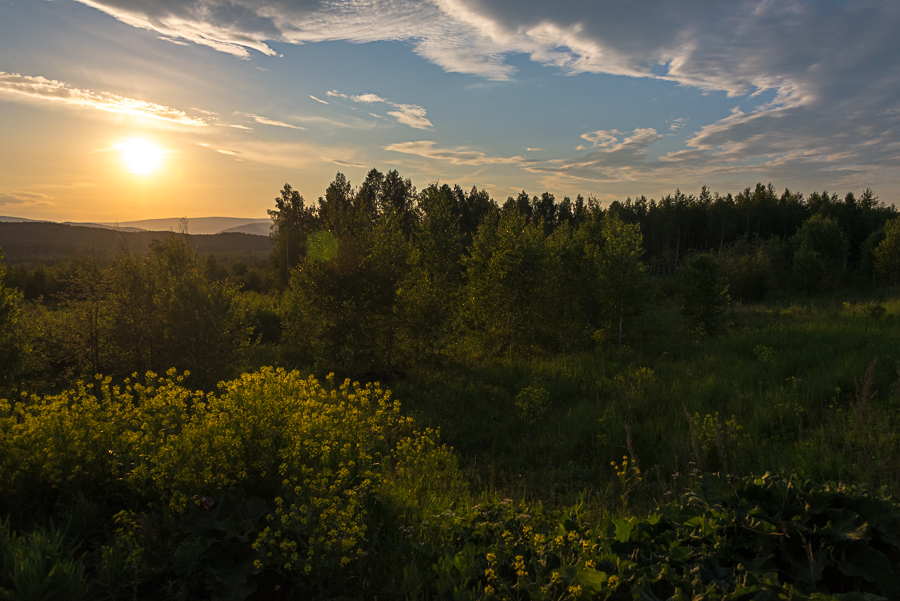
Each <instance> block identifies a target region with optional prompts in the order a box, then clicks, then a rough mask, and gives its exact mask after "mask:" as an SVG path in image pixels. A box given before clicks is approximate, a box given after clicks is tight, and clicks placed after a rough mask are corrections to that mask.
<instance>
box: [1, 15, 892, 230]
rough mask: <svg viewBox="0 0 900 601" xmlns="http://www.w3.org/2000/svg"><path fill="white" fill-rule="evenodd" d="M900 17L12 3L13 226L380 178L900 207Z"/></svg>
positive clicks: (6, 28)
mask: <svg viewBox="0 0 900 601" xmlns="http://www.w3.org/2000/svg"><path fill="white" fill-rule="evenodd" d="M898 31H900V2H897V0H883V1H868V0H852V1H846V2H843V1H833V0H806V1H795V0H771V1H740V0H730V1H725V2H723V1H721V0H696V1H692V2H683V1H680V2H676V1H673V0H664V1H645V0H616V1H610V0H556V1H554V2H547V1H546V0H540V1H538V0H473V1H465V0H431V1H411V0H386V1H378V0H347V1H341V0H331V1H316V0H80V1H76V0H52V1H46V0H0V215H6V216H16V217H27V218H33V219H50V220H54V221H65V220H71V221H104V222H113V221H129V220H136V219H150V218H162V217H179V216H187V217H206V216H235V217H265V211H266V209H268V208H270V207H272V206H273V198H274V197H275V196H276V195H277V193H278V191H279V190H280V189H281V187H282V186H283V184H284V183H290V184H291V185H292V186H293V187H294V188H295V189H297V190H299V191H300V193H301V194H302V195H303V196H304V197H305V198H306V199H307V201H314V200H315V199H316V198H318V197H319V196H321V195H322V194H323V193H324V191H325V188H326V186H327V185H328V183H329V182H330V181H331V180H332V179H334V176H335V174H336V173H337V172H338V171H340V172H342V173H344V174H345V175H346V176H347V178H348V179H349V180H350V182H351V183H352V184H359V183H361V182H362V180H363V179H364V177H365V174H366V172H367V171H368V170H369V169H371V168H372V167H376V168H378V169H379V170H381V171H388V170H390V169H396V170H398V171H399V172H400V174H401V175H402V176H403V177H404V178H409V179H411V180H412V181H413V183H414V184H415V185H416V186H417V188H419V189H421V188H424V187H425V186H427V185H428V184H429V183H431V182H435V181H438V182H441V183H445V182H446V183H450V184H451V185H452V184H459V185H461V186H463V187H464V188H466V189H469V188H471V187H472V186H477V187H478V188H479V189H482V188H484V189H487V190H488V191H489V192H490V194H491V196H492V197H493V198H494V199H495V200H497V201H498V202H500V203H501V204H502V202H503V201H504V200H505V199H506V197H507V196H511V195H512V196H515V195H516V194H517V193H518V192H519V191H521V190H523V189H524V190H525V191H527V192H528V193H529V194H538V195H539V194H540V193H541V192H543V191H545V190H547V191H550V192H552V193H554V194H555V195H556V196H557V197H558V198H562V197H563V196H565V195H569V196H573V197H574V196H575V195H576V194H579V193H580V194H583V195H585V196H588V195H590V194H593V195H594V196H595V197H597V198H598V199H600V200H601V201H604V202H605V201H609V200H614V199H621V200H624V199H625V197H627V196H631V197H635V196H639V195H641V194H643V195H646V196H647V197H648V198H650V197H655V198H659V197H660V196H662V195H665V194H668V193H673V192H674V191H675V189H676V188H680V189H681V190H682V191H683V192H686V193H695V194H696V193H698V192H699V190H700V187H701V186H702V185H704V184H705V185H708V186H709V187H710V188H711V189H712V190H713V191H717V192H721V193H723V194H724V193H727V192H731V193H737V192H739V191H740V190H741V189H743V188H745V187H747V186H753V185H755V183H756V182H759V181H761V182H763V183H768V182H771V183H772V184H774V185H775V187H776V188H777V189H778V190H779V192H780V191H781V190H783V189H784V188H786V187H787V188H791V189H792V190H795V191H800V192H803V193H805V194H808V193H810V192H812V191H822V190H823V189H827V190H828V191H830V192H832V191H833V192H838V193H839V194H840V195H842V196H843V194H844V193H846V192H847V191H854V192H856V193H860V192H862V191H863V190H864V189H865V188H866V187H871V188H872V189H874V191H875V193H876V194H877V195H878V197H879V198H880V199H881V200H883V201H885V202H888V203H895V202H897V201H900V193H898V185H900V35H898V33H897V32H898Z"/></svg>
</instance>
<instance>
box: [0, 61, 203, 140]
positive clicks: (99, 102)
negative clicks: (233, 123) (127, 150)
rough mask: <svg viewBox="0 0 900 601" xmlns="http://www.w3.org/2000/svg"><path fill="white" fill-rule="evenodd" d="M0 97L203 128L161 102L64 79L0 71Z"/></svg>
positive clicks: (198, 121) (183, 113) (201, 122)
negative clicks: (81, 86) (85, 87)
mask: <svg viewBox="0 0 900 601" xmlns="http://www.w3.org/2000/svg"><path fill="white" fill-rule="evenodd" d="M0 97H3V98H7V99H10V100H15V101H19V102H53V103H57V104H60V105H66V106H73V107H78V108H88V109H95V110H98V111H105V112H109V113H118V114H123V115H129V116H132V117H144V118H147V119H156V120H160V121H166V122H169V123H176V124H178V125H187V126H190V127H205V126H206V125H208V123H207V122H206V121H204V120H203V119H201V118H199V117H191V116H189V115H188V114H187V113H185V112H184V111H181V110H178V109H174V108H171V107H168V106H164V105H161V104H155V103H152V102H147V101H145V100H137V99H134V98H127V97H125V96H119V95H117V94H111V93H109V92H94V91H91V90H80V89H78V88H72V87H69V86H68V85H67V84H66V83H65V82H62V81H57V80H55V79H47V78H46V77H40V76H37V77H33V76H30V75H20V74H18V73H6V72H4V71H0Z"/></svg>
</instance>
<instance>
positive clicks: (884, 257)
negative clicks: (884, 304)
mask: <svg viewBox="0 0 900 601" xmlns="http://www.w3.org/2000/svg"><path fill="white" fill-rule="evenodd" d="M874 254H875V270H876V272H877V273H878V275H879V276H880V278H881V279H882V280H883V281H884V282H887V283H889V284H891V285H896V284H897V283H898V282H900V217H894V218H893V219H890V220H888V221H887V223H885V224H884V239H883V240H882V241H881V243H880V244H879V245H878V247H877V248H875V253H874Z"/></svg>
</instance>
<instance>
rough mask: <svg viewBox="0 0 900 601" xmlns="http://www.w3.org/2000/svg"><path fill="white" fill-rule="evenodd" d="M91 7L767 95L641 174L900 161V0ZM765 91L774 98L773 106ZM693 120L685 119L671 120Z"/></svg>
mask: <svg viewBox="0 0 900 601" xmlns="http://www.w3.org/2000/svg"><path fill="white" fill-rule="evenodd" d="M79 1H81V2H83V3H85V4H88V5H90V6H93V7H95V8H97V9H99V10H102V11H104V12H106V13H108V14H110V15H112V16H114V17H115V18H117V19H119V20H121V21H122V22H125V23H128V24H130V25H133V26H136V27H141V28H144V29H150V30H154V31H156V32H157V33H159V34H160V35H163V36H167V37H169V38H171V39H173V40H181V41H187V42H193V43H197V44H203V45H206V46H210V47H212V48H216V49H217V50H221V51H223V52H228V53H231V54H233V55H235V56H240V57H248V56H250V52H251V51H257V52H260V53H263V54H265V55H274V54H275V53H274V51H273V50H272V49H271V48H270V47H269V45H268V43H269V42H279V43H293V44H306V43H314V42H321V41H335V40H341V41H348V42H353V43H364V42H373V41H399V42H405V43H407V44H409V47H411V48H412V50H413V51H414V52H415V53H417V54H418V55H419V56H421V57H423V58H425V59H426V60H428V61H430V62H432V63H433V64H435V65H438V66H439V67H440V68H442V69H443V70H444V71H447V72H455V73H465V74H470V75H474V76H477V77H479V78H483V79H486V80H496V81H504V80H510V79H513V78H514V77H515V76H516V73H517V71H516V68H515V67H514V66H513V65H512V64H510V57H514V56H515V57H521V56H525V57H527V58H528V59H530V60H531V61H532V62H533V63H535V64H538V65H542V66H545V67H547V68H550V69H553V70H555V71H557V72H559V73H562V74H566V75H578V74H613V75H619V76H626V77H633V78H644V79H655V80H661V81H668V82H672V83H674V84H678V85H680V86H688V87H692V88H694V89H696V90H699V91H701V92H720V93H724V94H725V95H726V96H727V97H730V98H733V99H735V105H738V104H741V101H743V100H747V99H750V98H753V99H755V101H756V104H755V107H756V108H746V107H745V108H744V109H743V111H741V112H738V113H735V114H734V115H732V116H729V117H726V118H724V119H718V120H716V121H715V122H713V123H696V122H694V123H692V125H694V126H696V127H697V131H696V133H695V134H693V137H692V138H691V139H690V140H688V141H687V142H686V146H685V147H683V148H681V149H679V150H677V151H674V152H672V153H670V154H668V155H666V156H665V157H661V158H660V159H659V161H657V162H652V161H651V160H650V159H648V158H647V157H646V156H642V158H641V161H642V162H641V163H640V165H641V167H640V169H650V168H653V169H658V170H660V171H658V172H659V173H663V172H664V170H665V169H668V168H669V167H670V166H671V165H672V164H676V163H677V164H683V165H687V164H690V165H692V166H695V168H696V169H697V170H701V169H704V168H705V169H708V170H709V172H710V173H714V172H718V170H729V169H739V168H741V167H742V166H746V165H748V164H752V165H758V166H760V168H761V169H762V168H766V169H769V170H771V171H767V173H768V172H777V170H778V169H781V168H782V167H783V166H784V165H792V166H793V167H795V168H798V169H803V165H804V164H805V165H807V167H806V168H805V170H806V172H808V173H814V172H821V171H820V170H822V169H824V170H826V171H827V172H829V173H834V172H835V171H834V170H835V169H867V168H873V169H874V168H885V167H888V168H892V169H897V168H900V151H898V150H897V148H896V145H895V144H894V139H895V138H896V133H895V132H897V131H900V113H898V112H897V111H896V107H897V106H900V61H898V60H896V58H897V53H898V52H897V42H896V32H897V30H898V29H900V7H898V5H897V2H896V0H835V1H833V2H809V1H808V0H780V1H778V2H773V1H770V0H735V1H734V2H694V3H678V2H667V3H660V2H657V1H656V0H633V1H631V2H620V3H597V2H592V1H588V0H566V1H564V2H551V3H548V2H545V1H543V0H519V1H516V2H509V1H508V0H478V1H477V2H475V1H469V0H432V1H431V2H421V1H419V0H392V1H391V2H372V1H371V0H328V1H326V0H303V1H297V2H294V1H286V0H254V2H249V1H245V0H239V1H233V0H182V1H179V2H158V1H156V0H79ZM853 32H863V33H853ZM825 39H829V40H832V41H833V40H836V39H839V40H840V43H826V42H824V41H823V40H825ZM764 93H765V94H766V95H767V96H766V97H768V95H771V98H772V99H771V100H770V101H768V102H764V103H760V102H761V101H760V99H761V97H762V95H763V94H764ZM328 97H329V98H341V99H345V100H351V101H353V102H361V103H368V104H370V105H371V104H377V103H378V102H384V103H387V104H388V105H389V106H390V109H389V112H388V113H387V114H388V115H389V116H390V117H391V118H393V119H395V120H397V121H398V122H400V123H403V124H405V125H408V126H410V127H414V128H417V129H429V128H431V127H432V124H431V122H430V121H429V120H428V119H427V116H426V115H425V112H424V110H423V109H421V107H415V105H402V104H396V103H393V102H391V101H390V100H386V99H383V98H381V97H380V96H376V95H374V94H373V95H368V94H362V95H360V96H358V97H350V96H348V95H346V94H343V93H340V92H336V91H335V92H334V93H333V92H329V94H328ZM363 98H367V99H368V100H363ZM376 99H380V100H376ZM111 105H112V106H114V105H115V103H112V104H111ZM404 107H412V108H404ZM163 108H165V107H163ZM103 110H108V109H103ZM151 112H152V111H151ZM683 126H684V122H682V121H678V120H675V121H672V122H669V123H667V124H666V126H665V127H667V128H668V130H669V131H678V130H679V129H680V128H681V127H683ZM657 127H661V126H660V125H658V124H657ZM598 131H604V130H598ZM608 131H610V132H611V131H612V130H608ZM595 133H596V132H595ZM626 137H628V136H626ZM632 137H633V136H632ZM613 138H614V139H613ZM613 138H610V137H607V138H605V139H604V138H602V137H598V138H596V139H587V138H584V139H583V143H582V150H588V149H591V150H593V151H597V152H598V153H599V154H600V155H601V156H605V157H606V158H610V157H611V156H613V155H609V154H604V153H603V152H602V151H604V150H609V149H610V148H612V147H613V146H615V145H617V144H623V143H625V140H624V139H623V138H622V136H620V135H617V134H613ZM604 144H609V146H604ZM809 149H827V151H826V150H822V151H816V152H809ZM624 151H625V149H624V148H623V149H621V151H620V152H619V154H617V155H615V156H625V155H624ZM786 157H789V158H786ZM703 166H705V167H703ZM635 169H638V167H635Z"/></svg>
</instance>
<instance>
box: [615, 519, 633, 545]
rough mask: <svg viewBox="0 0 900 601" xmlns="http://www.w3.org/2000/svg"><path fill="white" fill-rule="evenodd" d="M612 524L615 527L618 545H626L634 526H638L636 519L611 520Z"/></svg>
mask: <svg viewBox="0 0 900 601" xmlns="http://www.w3.org/2000/svg"><path fill="white" fill-rule="evenodd" d="M613 523H614V524H615V525H616V540H617V541H619V542H620V543H626V542H628V540H629V539H630V538H631V533H632V532H633V531H634V528H635V526H637V525H638V519H637V518H621V519H618V520H613Z"/></svg>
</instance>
